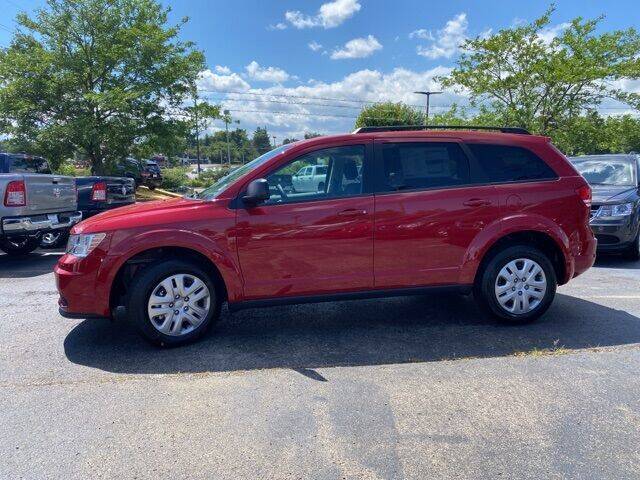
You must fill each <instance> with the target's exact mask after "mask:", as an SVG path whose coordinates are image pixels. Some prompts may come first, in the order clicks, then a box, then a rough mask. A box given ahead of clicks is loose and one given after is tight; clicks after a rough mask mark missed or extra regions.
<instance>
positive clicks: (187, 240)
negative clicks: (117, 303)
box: [96, 228, 242, 314]
mask: <svg viewBox="0 0 640 480" xmlns="http://www.w3.org/2000/svg"><path fill="white" fill-rule="evenodd" d="M210 234H211V232H208V235H204V234H202V233H199V232H197V231H192V230H180V229H169V228H160V229H153V230H145V231H141V232H138V233H135V234H133V235H127V236H126V238H119V235H118V232H115V233H114V236H115V238H114V239H112V240H111V245H110V249H109V253H108V255H107V256H106V257H105V258H104V260H103V262H102V265H101V266H100V268H99V270H98V274H97V277H96V283H97V284H98V286H99V287H102V288H104V289H105V290H107V291H108V292H109V295H111V288H112V285H113V281H114V279H115V277H116V275H117V273H118V271H119V270H120V268H121V267H122V265H124V264H125V262H127V261H128V260H129V259H130V258H132V257H133V256H135V255H137V254H139V253H141V252H144V251H146V250H151V249H154V248H160V247H165V248H167V247H179V248H185V249H189V250H193V251H195V252H198V253H199V254H201V255H203V256H205V257H206V258H208V259H209V260H210V261H211V262H212V263H213V264H214V265H215V266H216V268H217V269H218V271H219V272H220V275H221V276H222V280H223V281H224V283H225V287H226V289H227V294H228V297H229V300H230V301H235V300H238V299H240V298H241V297H242V284H241V281H240V279H241V274H240V268H239V265H238V262H237V256H236V255H235V253H234V252H235V245H234V242H235V240H234V239H233V238H229V237H227V236H226V235H225V234H224V233H219V234H214V235H213V237H212V236H210ZM106 314H108V307H107V312H106Z"/></svg>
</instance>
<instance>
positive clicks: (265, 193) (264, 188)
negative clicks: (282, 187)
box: [242, 178, 271, 206]
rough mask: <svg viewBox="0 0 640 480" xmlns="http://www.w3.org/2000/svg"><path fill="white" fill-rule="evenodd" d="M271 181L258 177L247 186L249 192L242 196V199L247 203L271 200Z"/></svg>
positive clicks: (255, 203)
mask: <svg viewBox="0 0 640 480" xmlns="http://www.w3.org/2000/svg"><path fill="white" fill-rule="evenodd" d="M269 197H271V194H270V193H269V182H267V180H266V179H264V178H257V179H256V180H254V181H252V182H251V183H250V184H249V186H248V187H247V193H245V195H244V197H242V201H243V202H244V203H246V204H247V205H252V206H253V205H257V204H259V203H262V202H265V201H267V200H269Z"/></svg>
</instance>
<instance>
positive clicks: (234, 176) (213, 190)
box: [196, 144, 291, 200]
mask: <svg viewBox="0 0 640 480" xmlns="http://www.w3.org/2000/svg"><path fill="white" fill-rule="evenodd" d="M290 147H291V144H287V145H282V146H280V147H278V148H274V149H273V150H271V151H269V152H267V153H265V154H264V155H260V156H259V157H258V158H256V159H254V160H251V161H250V162H249V163H247V164H245V165H242V166H241V167H238V168H236V169H234V170H232V171H231V172H229V174H228V175H225V176H224V177H222V178H221V179H220V180H218V181H217V182H216V183H214V184H213V185H211V186H210V187H208V188H206V189H204V190H203V191H202V192H200V193H199V194H198V195H197V196H196V198H199V199H202V200H211V199H212V198H216V197H217V196H218V195H219V194H220V193H221V192H222V191H223V190H225V189H226V188H227V187H228V186H229V185H231V184H232V183H233V182H235V181H236V180H238V179H239V178H240V177H244V176H245V175H246V174H247V173H249V172H250V171H251V170H254V169H256V168H258V167H259V166H260V165H263V164H264V163H265V162H267V161H269V160H271V159H272V158H273V157H275V156H276V155H279V154H281V153H283V152H285V151H287V150H288V149H289V148H290Z"/></svg>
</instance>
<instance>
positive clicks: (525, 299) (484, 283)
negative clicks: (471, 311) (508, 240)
mask: <svg viewBox="0 0 640 480" xmlns="http://www.w3.org/2000/svg"><path fill="white" fill-rule="evenodd" d="M556 287H557V279H556V274H555V270H554V268H553V265H552V264H551V261H550V260H549V258H548V257H547V256H546V255H545V254H544V253H542V252H541V251H540V250H538V249H536V248H533V247H530V246H527V245H521V246H513V247H509V248H506V249H505V250H503V251H501V252H499V253H498V254H496V255H495V256H494V257H493V258H492V259H491V260H490V261H489V262H488V263H487V265H486V267H485V268H484V270H483V272H482V273H481V275H480V277H479V281H478V282H477V284H476V286H475V295H476V298H477V299H478V300H479V303H480V304H481V305H482V307H484V309H485V310H487V311H489V313H491V314H492V315H493V316H494V317H496V318H498V319H500V320H502V321H504V322H507V323H513V324H520V323H526V322H530V321H533V320H535V319H537V318H538V317H540V316H541V315H542V314H543V313H544V312H545V311H546V310H547V309H548V308H549V306H550V305H551V302H552V301H553V298H554V297H555V293H556Z"/></svg>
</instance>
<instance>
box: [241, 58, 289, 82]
mask: <svg viewBox="0 0 640 480" xmlns="http://www.w3.org/2000/svg"><path fill="white" fill-rule="evenodd" d="M245 69H246V70H247V73H248V74H249V77H250V78H252V79H254V80H258V81H260V82H271V83H282V82H286V81H287V80H289V74H288V73H287V72H285V71H284V70H282V69H281V68H277V67H261V66H260V64H259V63H258V62H256V61H255V60H254V61H252V62H251V63H250V64H249V65H247V66H246V67H245Z"/></svg>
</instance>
